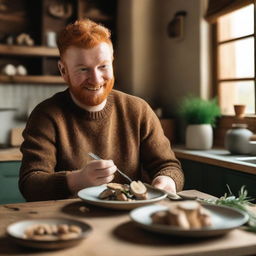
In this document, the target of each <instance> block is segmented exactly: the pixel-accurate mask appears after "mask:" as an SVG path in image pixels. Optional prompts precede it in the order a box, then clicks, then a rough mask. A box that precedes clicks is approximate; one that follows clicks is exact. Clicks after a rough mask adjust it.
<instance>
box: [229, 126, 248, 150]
mask: <svg viewBox="0 0 256 256" xmlns="http://www.w3.org/2000/svg"><path fill="white" fill-rule="evenodd" d="M252 135H253V133H252V132H251V131H250V130H248V129H247V125H246V124H232V128H231V129H230V130H228V131H227V133H226V136H225V148H226V149H227V150H229V151H230V153H232V154H243V155H246V154H250V151H251V148H250V144H249V140H250V137H251V136H252Z"/></svg>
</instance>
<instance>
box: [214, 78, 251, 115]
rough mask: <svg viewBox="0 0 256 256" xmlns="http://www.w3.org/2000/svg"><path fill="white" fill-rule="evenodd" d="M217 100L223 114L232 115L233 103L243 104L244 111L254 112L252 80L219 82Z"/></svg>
mask: <svg viewBox="0 0 256 256" xmlns="http://www.w3.org/2000/svg"><path fill="white" fill-rule="evenodd" d="M219 88H220V96H219V102H220V107H221V112H222V114H224V115H234V114H235V113H234V109H233V105H235V104H245V105H246V113H247V114H254V113H255V89H254V81H245V82H225V83H220V87H219Z"/></svg>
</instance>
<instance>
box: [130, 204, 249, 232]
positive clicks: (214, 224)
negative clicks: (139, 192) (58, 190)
mask: <svg viewBox="0 0 256 256" xmlns="http://www.w3.org/2000/svg"><path fill="white" fill-rule="evenodd" d="M130 218H131V219H132V221H133V222H135V223H136V224H137V225H139V226H140V227H142V228H143V229H146V230H149V231H151V232H156V233H161V234H168V235H174V236H183V237H210V236H218V235H224V234H226V233H228V232H230V231H231V230H233V229H235V228H237V227H239V226H241V225H243V224H245V223H246V222H247V221H248V218H249V217H248V215H247V214H246V213H244V212H242V211H240V210H238V209H233V208H230V207H226V206H219V205H213V204H206V203H200V202H198V201H195V200H194V201H190V200H188V201H182V202H175V203H172V204H171V206H169V207H167V206H164V205H157V204H156V205H149V206H144V207H140V208H137V209H134V210H132V211H131V213H130Z"/></svg>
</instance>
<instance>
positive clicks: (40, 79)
mask: <svg viewBox="0 0 256 256" xmlns="http://www.w3.org/2000/svg"><path fill="white" fill-rule="evenodd" d="M0 83H15V84H16V83H21V84H26V83H27V84H34V83H37V84H60V85H64V84H65V82H64V80H63V78H62V77H61V76H5V75H0Z"/></svg>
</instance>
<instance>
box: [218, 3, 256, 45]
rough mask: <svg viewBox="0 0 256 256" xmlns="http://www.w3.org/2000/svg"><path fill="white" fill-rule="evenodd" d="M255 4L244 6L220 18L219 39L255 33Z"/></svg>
mask: <svg viewBox="0 0 256 256" xmlns="http://www.w3.org/2000/svg"><path fill="white" fill-rule="evenodd" d="M253 13H254V10H253V4H251V5H248V6H246V7H243V8H241V9H239V10H237V11H234V12H232V13H230V14H227V15H224V16H222V17H220V18H219V19H218V41H225V40H228V39H232V38H237V37H241V36H246V35H250V34H253V33H254V26H253V22H254V21H253Z"/></svg>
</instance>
